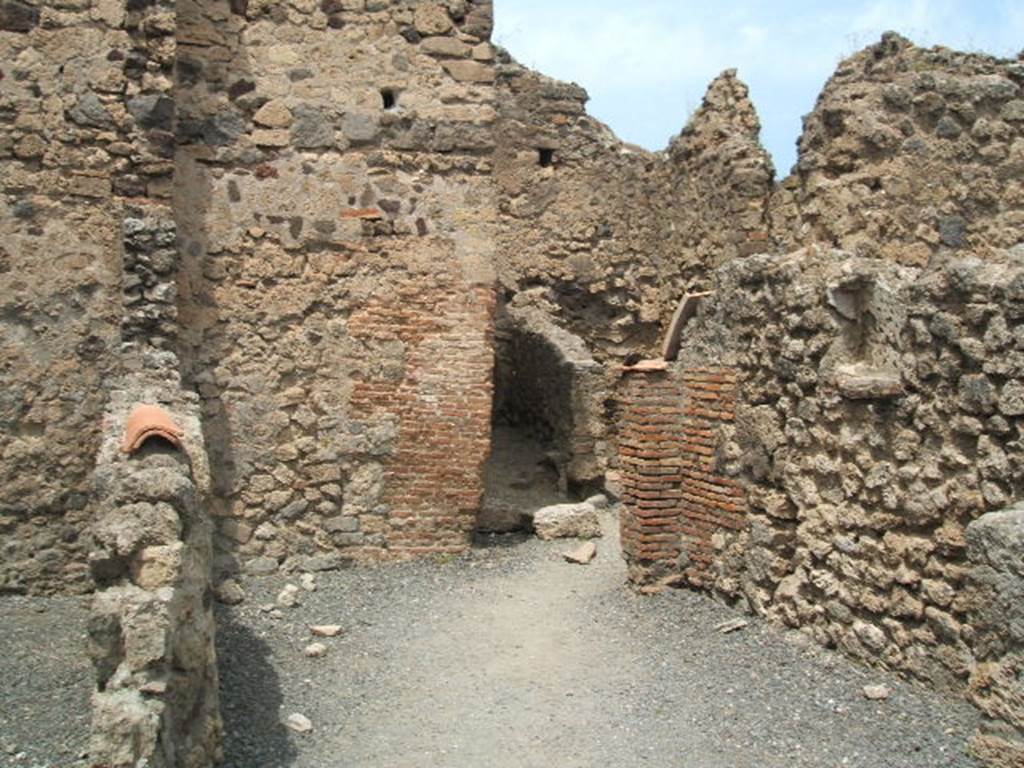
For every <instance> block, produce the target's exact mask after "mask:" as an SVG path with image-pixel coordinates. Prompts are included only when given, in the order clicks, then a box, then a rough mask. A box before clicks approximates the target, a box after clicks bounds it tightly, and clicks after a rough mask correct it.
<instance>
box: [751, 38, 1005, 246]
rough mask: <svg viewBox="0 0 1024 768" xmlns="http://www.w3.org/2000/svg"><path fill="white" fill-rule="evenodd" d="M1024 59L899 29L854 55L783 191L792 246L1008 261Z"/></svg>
mask: <svg viewBox="0 0 1024 768" xmlns="http://www.w3.org/2000/svg"><path fill="white" fill-rule="evenodd" d="M1022 86H1024V62H1022V61H1020V60H1019V59H1018V60H1016V61H1011V60H1000V59H996V58H994V57H991V56H985V55H983V54H967V53H959V52H956V51H951V50H950V49H948V48H942V47H937V48H931V49H922V48H917V47H916V46H914V45H912V44H911V43H910V42H909V41H907V40H905V39H904V38H902V37H900V36H899V35H895V34H891V33H890V34H887V35H885V36H883V38H882V40H881V41H880V42H879V43H877V44H876V45H873V46H870V47H868V48H867V49H865V50H864V51H862V52H860V53H858V54H856V55H854V56H852V57H850V58H848V59H846V60H845V61H843V62H842V63H841V64H840V65H839V68H838V70H837V71H836V74H835V75H834V76H833V77H832V78H831V79H830V80H829V82H828V83H827V84H826V86H825V89H824V91H823V92H822V94H821V96H820V97H819V98H818V102H817V104H816V106H815V108H814V111H813V112H812V113H811V114H810V115H808V116H807V118H805V121H804V132H803V136H802V137H801V138H800V145H799V146H800V156H799V161H798V163H797V166H796V173H795V174H794V175H793V176H792V177H790V178H789V179H786V180H785V181H783V182H782V183H781V184H780V185H779V187H778V188H777V190H776V191H775V193H774V195H773V197H772V203H771V216H770V219H771V232H772V236H773V239H774V240H775V241H776V242H777V243H778V244H780V245H781V246H782V247H783V248H785V249H791V248H793V247H797V246H798V245H806V244H809V243H812V242H821V243H828V244H831V245H834V246H837V247H840V248H843V249H845V250H848V251H850V252H852V253H856V254H858V255H863V256H871V257H877V258H883V259H886V260H888V261H892V262H896V263H900V264H907V265H913V266H925V265H927V264H929V263H933V262H936V261H937V260H942V259H945V258H949V257H950V256H953V255H963V254H965V253H971V254H974V255H976V256H978V257H980V258H984V259H992V258H999V254H1000V253H1001V252H1002V251H1004V250H1005V249H1007V248H1009V247H1011V246H1013V245H1015V244H1017V243H1018V242H1020V239H1021V238H1020V231H1021V226H1022V224H1024V186H1022V184H1021V181H1020V179H1021V169H1022V167H1024V166H1022V163H1024V144H1022V139H1021V137H1022V130H1024V99H1022V98H1021V97H1022V91H1021V89H1022Z"/></svg>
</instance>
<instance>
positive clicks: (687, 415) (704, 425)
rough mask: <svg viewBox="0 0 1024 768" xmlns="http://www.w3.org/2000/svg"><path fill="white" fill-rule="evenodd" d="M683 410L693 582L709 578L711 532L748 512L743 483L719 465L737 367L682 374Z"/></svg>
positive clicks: (687, 549)
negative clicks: (719, 438)
mask: <svg viewBox="0 0 1024 768" xmlns="http://www.w3.org/2000/svg"><path fill="white" fill-rule="evenodd" d="M680 378H681V380H682V394H683V413H682V430H681V431H682V442H681V444H680V450H681V453H682V462H681V465H680V473H681V486H682V494H681V499H680V507H681V516H682V520H681V528H680V530H681V532H682V535H683V543H682V546H683V552H684V554H685V559H684V567H685V573H686V576H687V578H688V580H689V581H690V582H691V583H693V584H698V585H703V584H705V583H707V581H708V577H707V573H708V570H709V568H710V567H711V565H712V562H713V559H714V547H713V545H712V537H713V536H714V534H715V532H716V531H719V530H721V529H723V528H725V529H728V530H739V529H740V528H742V527H743V525H744V523H745V518H746V514H745V513H746V506H745V501H744V494H743V488H742V486H741V485H740V483H739V482H738V481H737V480H734V479H731V478H727V477H724V476H723V475H722V474H720V473H719V472H718V471H717V469H716V459H715V454H716V449H717V445H716V442H717V440H716V429H717V427H718V426H719V425H721V424H722V423H731V422H733V421H734V420H735V418H736V372H735V371H734V370H731V369H728V368H692V369H686V370H684V371H683V372H682V374H680Z"/></svg>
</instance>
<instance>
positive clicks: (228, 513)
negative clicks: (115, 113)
mask: <svg viewBox="0 0 1024 768" xmlns="http://www.w3.org/2000/svg"><path fill="white" fill-rule="evenodd" d="M178 10H179V28H180V31H179V46H180V51H179V67H178V102H179V113H180V115H181V118H180V122H179V128H178V131H179V141H180V142H181V144H180V147H179V151H178V157H177V161H176V162H177V164H178V177H177V181H178V183H177V185H176V211H177V216H178V220H179V226H180V230H181V243H182V249H183V252H184V253H183V259H184V268H183V272H182V276H181V283H182V293H183V301H182V317H183V325H184V327H185V330H184V334H185V335H186V338H185V344H184V345H183V348H184V353H183V354H184V357H185V369H186V379H187V380H188V381H190V382H192V383H194V384H195V386H197V387H198V389H199V392H200V395H201V396H202V400H203V408H204V429H205V430H206V437H207V443H208V446H209V450H210V454H211V459H212V465H213V467H214V487H215V496H216V499H215V503H216V507H215V511H216V513H217V515H218V516H219V518H220V526H219V530H220V536H219V539H218V547H219V550H220V556H219V558H218V563H219V567H220V568H221V569H223V570H231V569H233V568H236V567H238V566H239V565H240V564H241V563H245V564H247V567H248V568H250V569H251V570H257V571H266V570H273V569H276V568H277V567H278V566H279V564H281V563H284V562H285V561H288V564H289V567H291V566H295V567H301V568H311V569H320V568H332V567H337V566H338V565H339V564H341V563H342V562H343V561H345V560H350V559H359V558H378V557H382V556H383V557H391V556H396V555H398V556H401V555H406V554H409V553H412V552H416V551H419V550H422V549H429V548H431V547H440V548H443V549H445V550H454V549H459V548H462V547H465V546H466V545H467V544H468V541H469V533H468V532H469V530H470V529H471V528H472V520H471V517H472V515H473V513H474V511H475V507H476V505H477V500H478V498H479V494H480V492H481V490H482V466H483V462H484V460H485V459H486V455H487V452H488V445H489V422H490V410H491V402H490V401H491V394H490V393H491V381H490V380H491V368H492V359H491V358H492V342H491V325H492V311H493V306H494V297H493V282H494V270H493V266H492V263H493V248H494V246H493V242H494V240H495V237H494V230H493V227H494V222H495V215H496V214H495V203H494V198H495V195H494V193H493V190H492V186H491V181H490V173H491V169H492V164H493V160H492V154H493V135H492V128H491V126H492V123H493V121H494V119H495V116H496V109H495V105H494V99H495V94H494V86H493V80H494V77H495V75H494V68H493V64H492V58H493V51H492V49H491V46H490V44H489V43H488V42H487V38H488V36H489V34H490V18H491V17H490V8H489V5H488V4H487V3H483V2H479V3H465V2H458V3H448V4H447V5H443V4H433V3H423V2H371V3H367V4H366V6H365V9H364V4H363V3H345V2H324V3H321V4H319V5H314V4H308V5H306V4H290V5H288V6H284V5H277V4H256V3H249V4H248V5H246V4H244V3H241V4H240V3H231V4H229V3H227V2H204V3H192V2H187V1H186V0H182V2H180V3H179V7H178Z"/></svg>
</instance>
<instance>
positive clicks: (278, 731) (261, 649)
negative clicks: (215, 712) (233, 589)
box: [216, 606, 298, 768]
mask: <svg viewBox="0 0 1024 768" xmlns="http://www.w3.org/2000/svg"><path fill="white" fill-rule="evenodd" d="M216 615H217V659H218V660H219V672H220V708H221V717H222V718H223V720H224V762H223V764H222V768H254V766H259V768H287V767H288V766H291V765H294V764H295V759H296V757H297V756H298V750H297V749H296V748H295V745H294V744H292V742H291V738H290V736H289V733H288V730H287V729H286V728H285V727H284V725H282V724H281V715H282V712H281V705H282V704H283V703H284V696H283V694H282V693H281V686H280V683H279V679H278V675H277V671H276V670H275V669H274V664H273V659H272V658H271V651H270V646H269V645H267V643H266V642H264V641H263V640H262V639H261V638H260V637H259V636H257V635H256V634H255V632H254V631H253V629H252V628H251V627H249V626H246V625H245V624H244V623H243V622H241V621H236V620H235V617H234V614H233V610H232V609H231V608H226V607H224V606H219V607H218V610H217V614H216Z"/></svg>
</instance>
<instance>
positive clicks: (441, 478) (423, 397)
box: [349, 278, 495, 556]
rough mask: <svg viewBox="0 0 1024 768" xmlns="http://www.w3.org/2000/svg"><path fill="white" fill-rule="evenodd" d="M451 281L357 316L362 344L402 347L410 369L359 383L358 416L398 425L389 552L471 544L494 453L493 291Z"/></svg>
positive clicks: (397, 292) (401, 290)
mask: <svg viewBox="0 0 1024 768" xmlns="http://www.w3.org/2000/svg"><path fill="white" fill-rule="evenodd" d="M458 282H459V281H457V280H456V279H454V278H451V279H450V280H448V281H447V282H445V281H442V280H438V281H437V282H434V283H432V284H431V285H426V284H424V283H423V282H420V281H410V282H409V283H407V284H405V285H403V286H400V287H398V288H397V289H390V290H388V291H387V292H381V293H379V294H378V295H376V296H374V297H373V298H372V299H371V300H370V301H369V302H368V303H367V305H366V306H364V307H362V308H360V309H359V310H357V311H356V312H354V313H353V315H352V317H351V319H350V322H349V330H350V333H351V334H352V335H353V337H355V338H357V339H366V340H370V339H373V340H375V341H378V342H380V341H392V340H394V341H399V342H401V343H402V344H403V345H405V349H406V353H405V368H404V370H403V371H402V373H401V375H400V377H398V378H397V379H396V378H395V377H393V376H387V375H386V374H381V375H378V376H374V377H373V378H369V377H367V378H363V379H362V380H359V381H357V382H356V384H355V388H354V390H353V393H352V399H351V408H352V414H353V416H354V417H356V418H359V419H363V420H367V421H376V420H379V419H381V418H387V417H388V416H393V417H394V418H395V419H396V420H397V422H398V425H399V426H398V431H399V433H398V439H397V446H396V448H395V450H394V452H393V453H392V454H391V455H390V456H388V457H386V458H385V459H384V462H383V464H384V468H383V469H384V483H383V490H382V493H381V497H380V502H381V507H380V508H379V509H380V511H381V512H382V513H383V515H382V517H383V518H384V519H383V520H382V521H381V523H382V525H383V528H384V530H383V533H384V534H385V538H386V542H387V547H388V550H389V551H390V553H391V554H397V555H400V556H401V555H404V554H409V555H412V554H423V553H430V552H460V551H462V550H464V549H465V548H466V547H467V546H468V544H469V540H470V534H471V532H472V530H473V528H474V527H475V524H476V513H477V511H478V510H479V508H480V501H481V497H482V494H483V465H484V462H485V461H486V459H487V456H488V454H489V452H490V432H491V403H492V398H493V384H492V370H493V351H492V341H491V336H492V323H493V313H494V306H495V293H494V290H493V288H491V287H488V286H474V287H470V286H466V285H459V284H458Z"/></svg>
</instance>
